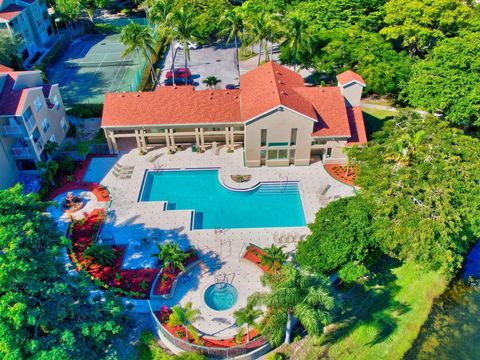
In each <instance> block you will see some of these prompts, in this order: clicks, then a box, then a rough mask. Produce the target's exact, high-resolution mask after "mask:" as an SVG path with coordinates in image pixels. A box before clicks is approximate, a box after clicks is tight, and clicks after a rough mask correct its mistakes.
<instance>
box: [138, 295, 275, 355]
mask: <svg viewBox="0 0 480 360" xmlns="http://www.w3.org/2000/svg"><path fill="white" fill-rule="evenodd" d="M147 301H148V306H149V309H150V315H151V316H152V317H153V322H154V324H155V328H156V329H157V330H158V331H159V332H160V333H161V334H162V335H163V336H165V337H166V338H167V340H169V341H170V342H171V343H172V345H173V346H175V347H176V348H178V349H181V350H184V351H189V352H195V351H196V352H200V353H202V354H205V355H208V356H215V357H217V358H218V357H220V358H225V359H227V358H232V357H235V356H239V355H244V354H247V353H249V352H251V351H253V350H256V349H258V348H260V347H262V346H264V345H265V344H266V343H267V342H266V340H265V338H264V337H259V338H256V339H253V340H250V341H249V342H248V343H245V344H241V345H237V346H232V347H209V346H203V345H197V344H192V343H190V342H187V341H185V340H182V339H179V338H177V337H176V336H174V335H172V334H171V333H170V332H169V331H168V330H167V329H165V327H164V326H163V325H162V323H161V322H160V321H159V320H158V318H157V316H156V315H155V313H154V311H153V309H152V305H151V302H150V300H147ZM255 343H258V345H257V346H252V345H255ZM250 346H252V347H251V348H249V347H250Z"/></svg>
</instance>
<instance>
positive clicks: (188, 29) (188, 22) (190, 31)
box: [167, 7, 197, 67]
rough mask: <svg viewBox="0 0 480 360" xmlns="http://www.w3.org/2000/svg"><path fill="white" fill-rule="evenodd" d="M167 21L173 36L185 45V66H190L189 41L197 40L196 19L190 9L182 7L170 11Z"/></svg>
mask: <svg viewBox="0 0 480 360" xmlns="http://www.w3.org/2000/svg"><path fill="white" fill-rule="evenodd" d="M167 21H168V23H169V25H170V28H171V31H172V36H173V37H174V38H175V39H177V40H178V41H179V42H180V43H181V44H182V45H183V52H184V58H185V67H188V60H190V49H189V46H188V43H189V42H190V41H195V40H196V38H197V37H196V35H195V33H196V30H197V25H196V24H195V19H194V17H193V14H192V13H191V12H190V11H187V10H185V8H184V7H181V8H180V9H178V10H175V11H174V12H172V13H170V14H169V15H168V16H167Z"/></svg>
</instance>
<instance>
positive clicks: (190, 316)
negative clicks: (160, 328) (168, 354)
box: [168, 301, 200, 342]
mask: <svg viewBox="0 0 480 360" xmlns="http://www.w3.org/2000/svg"><path fill="white" fill-rule="evenodd" d="M199 315H200V310H198V309H192V303H191V302H190V301H189V302H188V303H186V304H185V307H183V308H182V307H181V306H179V305H175V306H174V307H173V308H172V313H171V314H170V317H169V318H168V325H169V326H183V328H184V329H185V337H186V340H187V342H188V341H189V339H188V333H191V334H192V335H193V337H194V339H195V340H198V333H197V331H196V330H195V328H194V327H193V325H192V323H193V322H195V321H196V320H198V319H199V318H200V317H199Z"/></svg>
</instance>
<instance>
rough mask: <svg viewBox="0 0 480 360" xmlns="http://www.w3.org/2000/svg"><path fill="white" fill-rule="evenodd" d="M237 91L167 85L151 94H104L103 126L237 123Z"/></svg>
mask: <svg viewBox="0 0 480 360" xmlns="http://www.w3.org/2000/svg"><path fill="white" fill-rule="evenodd" d="M239 95H240V91H239V90H199V91H195V90H194V89H193V87H191V86H168V87H161V88H158V89H157V90H156V91H154V92H141V93H140V92H138V93H107V94H105V102H104V105H103V116H102V126H131V125H154V124H197V123H198V124H202V123H211V124H215V123H239V122H241V116H240V99H239Z"/></svg>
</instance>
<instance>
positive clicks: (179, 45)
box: [175, 41, 198, 50]
mask: <svg viewBox="0 0 480 360" xmlns="http://www.w3.org/2000/svg"><path fill="white" fill-rule="evenodd" d="M187 45H188V48H189V49H196V48H198V45H197V43H194V42H191V41H187ZM175 49H182V50H183V43H181V42H177V43H176V44H175Z"/></svg>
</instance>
